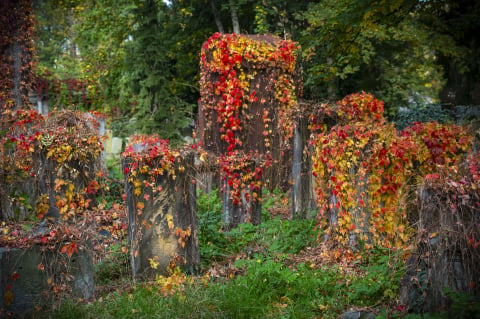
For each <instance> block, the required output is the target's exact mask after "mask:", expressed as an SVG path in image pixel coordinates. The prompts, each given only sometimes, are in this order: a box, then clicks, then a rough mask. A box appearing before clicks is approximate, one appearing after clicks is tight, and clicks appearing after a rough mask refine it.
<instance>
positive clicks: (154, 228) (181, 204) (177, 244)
mask: <svg viewBox="0 0 480 319" xmlns="http://www.w3.org/2000/svg"><path fill="white" fill-rule="evenodd" d="M132 149H133V150H134V151H135V152H136V153H142V152H143V151H144V150H145V148H143V147H142V146H140V145H134V146H133V148H132ZM123 163H124V167H131V165H130V164H133V163H132V158H129V157H127V158H124V159H123ZM142 165H143V164H142ZM173 165H175V173H174V176H173V175H170V173H167V172H164V173H163V174H159V175H156V176H155V177H154V178H153V179H152V176H150V175H148V174H147V173H143V174H142V173H140V174H138V175H136V176H135V178H132V177H131V176H130V178H129V176H128V175H127V177H126V200H127V214H128V239H129V248H130V263H131V268H132V275H133V277H134V278H136V279H148V278H150V279H152V278H154V276H155V274H157V273H159V274H166V273H167V269H168V266H169V265H170V262H171V261H172V260H174V259H175V257H177V256H180V257H183V260H184V262H185V264H184V265H183V266H185V267H186V268H196V267H197V266H198V264H199V259H200V257H199V250H198V225H197V215H196V214H197V207H196V186H195V183H194V182H192V180H191V178H192V176H195V175H194V174H193V171H192V170H193V167H194V163H193V153H191V154H187V155H185V156H184V157H178V162H175V163H174V164H173ZM154 169H155V167H153V166H152V167H150V168H149V170H154ZM146 185H149V186H146ZM150 186H151V187H150Z"/></svg>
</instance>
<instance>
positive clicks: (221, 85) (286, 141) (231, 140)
mask: <svg viewBox="0 0 480 319" xmlns="http://www.w3.org/2000/svg"><path fill="white" fill-rule="evenodd" d="M296 49H297V46H296V44H295V43H294V42H292V41H288V40H282V39H280V38H278V37H276V36H272V35H257V36H253V35H252V36H251V35H238V34H219V33H216V34H214V35H213V36H212V37H211V38H209V39H208V40H207V41H206V42H205V43H204V45H203V47H202V52H201V75H200V87H201V89H200V95H201V98H200V100H199V128H198V130H199V134H198V136H199V138H200V141H201V143H202V145H203V147H204V149H205V150H206V151H208V152H209V153H210V154H212V157H213V158H217V160H216V161H215V162H217V163H219V166H220V171H221V172H222V173H221V174H222V179H221V186H222V189H221V191H222V192H223V199H224V200H223V205H224V209H223V212H224V218H223V219H224V221H225V222H226V223H227V224H226V225H225V226H226V228H232V227H235V226H236V225H238V222H242V221H244V220H251V221H255V222H257V223H259V222H260V216H261V215H259V214H258V211H260V210H261V208H260V207H261V206H260V205H261V204H260V196H258V195H259V194H261V188H262V187H264V186H265V185H266V186H267V187H269V188H270V189H274V188H276V187H282V188H284V187H285V185H288V186H290V185H289V183H290V177H291V176H290V174H291V159H292V156H291V149H290V142H291V141H290V139H291V138H292V135H293V124H292V123H293V121H294V119H291V118H290V116H289V115H290V113H291V109H293V108H295V107H296V96H297V89H298V88H299V85H298V79H297V75H296V70H295V64H296V52H295V51H296ZM243 159H247V161H251V163H252V164H253V166H251V165H250V163H248V165H243V164H241V161H243ZM247 170H250V171H249V172H247ZM258 170H261V172H259V171H258ZM252 172H258V173H259V174H258V175H261V177H259V178H258V179H257V177H258V175H254V176H252ZM252 177H253V179H252ZM257 181H258V182H260V185H261V186H260V187H257V186H258V183H257ZM227 185H228V187H227ZM257 188H258V189H257ZM257 191H258V192H257ZM227 206H228V207H227ZM235 206H238V207H235ZM241 214H244V215H246V216H240V215H241Z"/></svg>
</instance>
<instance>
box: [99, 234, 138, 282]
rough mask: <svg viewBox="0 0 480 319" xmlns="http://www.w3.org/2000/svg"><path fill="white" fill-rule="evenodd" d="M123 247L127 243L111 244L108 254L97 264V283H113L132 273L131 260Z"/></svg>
mask: <svg viewBox="0 0 480 319" xmlns="http://www.w3.org/2000/svg"><path fill="white" fill-rule="evenodd" d="M123 247H125V243H116V244H113V245H110V246H109V247H108V252H107V254H106V255H104V256H103V257H102V259H101V260H100V261H99V262H98V263H96V264H95V283H96V285H98V286H103V285H108V284H112V283H114V282H116V281H118V280H121V279H125V278H127V277H128V276H129V275H130V261H129V259H128V254H126V253H125V250H124V249H123Z"/></svg>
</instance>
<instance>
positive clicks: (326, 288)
mask: <svg viewBox="0 0 480 319" xmlns="http://www.w3.org/2000/svg"><path fill="white" fill-rule="evenodd" d="M399 260H401V259H399V258H398V255H397V254H396V253H395V252H394V251H390V250H386V249H384V250H381V249H379V250H372V251H370V252H368V254H366V255H365V257H364V258H363V259H362V263H363V262H365V264H364V265H365V267H367V265H375V266H376V268H375V269H374V270H373V271H371V272H370V270H369V268H364V269H357V270H355V267H351V266H349V265H345V266H328V265H322V266H321V267H317V266H316V265H314V264H311V263H299V264H297V265H292V266H288V265H286V264H285V263H283V262H281V261H278V260H276V259H274V258H271V257H264V256H259V255H253V256H252V257H251V258H250V259H247V260H243V261H241V260H239V261H237V262H236V264H235V267H236V268H238V269H242V270H244V273H243V275H240V276H236V277H234V278H232V279H230V280H225V281H212V280H211V279H210V278H209V276H207V275H204V276H201V277H196V278H191V280H186V281H185V280H184V279H181V278H180V277H178V279H179V280H177V281H175V282H174V281H173V280H174V279H175V278H177V277H175V276H172V277H170V278H171V279H170V280H171V286H170V287H171V288H172V290H171V291H169V293H168V294H165V290H164V289H165V286H164V283H165V282H154V283H142V284H139V285H137V286H136V287H134V288H133V289H131V290H128V291H126V292H123V293H118V292H115V293H112V294H110V295H107V296H105V297H104V298H102V299H101V300H98V301H96V302H94V303H91V304H89V305H77V306H76V307H75V309H72V310H75V313H80V314H82V313H83V315H81V316H80V318H85V317H88V316H97V317H102V318H113V317H115V318H116V317H119V316H120V317H122V318H138V317H139V316H149V317H156V318H171V317H172V316H173V317H184V318H192V317H209V318H265V317H275V318H279V317H282V318H313V317H323V318H337V317H338V316H339V315H340V314H341V313H342V312H343V311H344V310H345V309H346V308H347V307H349V306H353V305H355V306H358V307H370V306H373V305H375V304H378V303H384V302H385V301H386V300H391V298H396V296H397V295H398V289H397V288H396V287H395V283H396V282H397V280H398V278H399V277H400V275H401V273H402V267H401V265H400V263H399ZM369 263H372V264H369ZM377 278H378V282H377ZM384 292H386V293H384ZM70 307H72V305H65V306H64V307H61V308H59V309H57V310H55V311H54V312H52V313H51V314H50V315H51V317H52V318H63V317H64V316H65V312H64V311H65V310H66V309H68V308H70Z"/></svg>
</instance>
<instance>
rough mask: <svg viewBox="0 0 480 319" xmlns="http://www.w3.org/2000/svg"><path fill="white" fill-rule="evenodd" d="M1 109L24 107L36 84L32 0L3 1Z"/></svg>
mask: <svg viewBox="0 0 480 319" xmlns="http://www.w3.org/2000/svg"><path fill="white" fill-rule="evenodd" d="M0 12H2V14H1V16H0V29H1V30H2V34H1V36H0V109H1V110H3V109H7V108H16V107H21V106H22V105H23V104H26V102H27V93H28V90H29V89H30V88H31V85H32V84H33V73H32V69H33V65H34V63H35V60H36V51H35V47H34V42H33V39H34V36H35V19H34V14H33V8H32V3H31V1H28V0H18V1H16V0H6V1H2V2H1V3H0Z"/></svg>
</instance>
